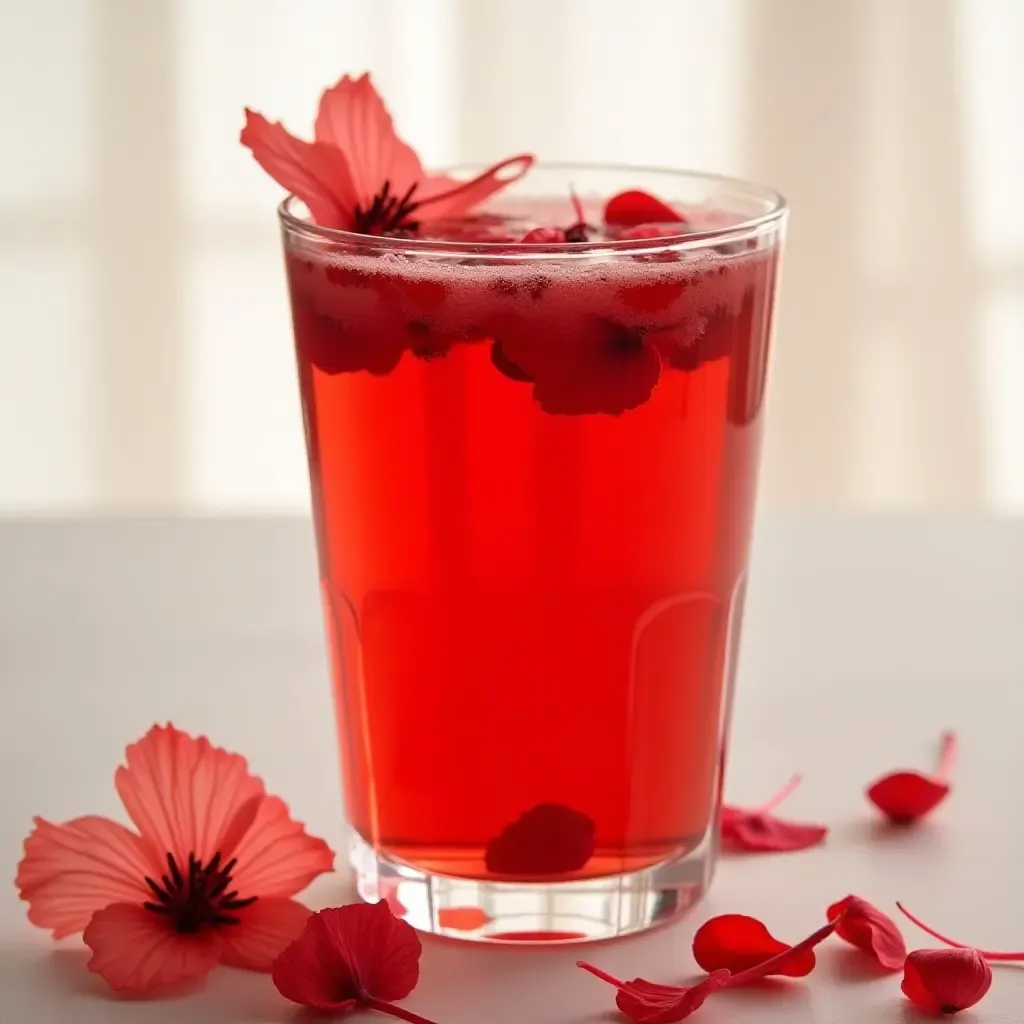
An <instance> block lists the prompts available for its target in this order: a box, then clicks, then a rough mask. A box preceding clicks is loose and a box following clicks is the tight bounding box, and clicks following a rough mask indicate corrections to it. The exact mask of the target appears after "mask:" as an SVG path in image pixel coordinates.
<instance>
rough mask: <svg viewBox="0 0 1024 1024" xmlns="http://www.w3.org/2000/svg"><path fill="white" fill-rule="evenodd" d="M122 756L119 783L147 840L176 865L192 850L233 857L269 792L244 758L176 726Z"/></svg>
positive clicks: (156, 731) (203, 855)
mask: <svg viewBox="0 0 1024 1024" xmlns="http://www.w3.org/2000/svg"><path fill="white" fill-rule="evenodd" d="M125 757H126V761H127V767H122V768H118V770H117V772H116V774H115V775H114V783H115V785H116V786H117V792H118V794H119V795H120V797H121V800H122V801H123V803H124V806H125V810H126V811H127V812H128V814H129V816H130V817H131V819H132V821H133V822H134V823H135V826H136V828H138V830H139V832H140V833H141V834H142V837H143V838H144V839H146V840H148V841H149V842H150V843H151V844H152V845H153V846H154V847H156V849H157V850H158V851H160V853H161V854H163V853H173V854H174V856H175V858H176V859H177V861H178V863H179V864H187V863H188V858H189V854H191V853H194V854H195V855H196V856H197V857H198V858H199V860H201V861H205V860H209V858H210V857H212V856H213V854H215V853H220V854H221V855H222V857H223V858H224V859H225V860H226V859H227V858H228V857H229V856H230V855H231V852H232V850H233V849H234V846H235V845H236V844H237V843H238V840H239V839H240V838H241V837H242V835H243V834H244V833H245V832H246V831H247V830H248V828H249V826H250V825H251V824H252V822H253V819H254V817H255V816H256V813H257V811H258V810H259V808H260V803H261V801H262V799H263V795H264V788H263V782H262V781H261V780H260V779H258V778H256V777H255V776H254V775H251V774H250V773H249V767H248V765H247V764H246V762H245V758H243V757H241V756H239V755H238V754H229V753H228V752H227V751H225V750H221V749H220V748H219V747H214V746H213V745H212V744H211V743H210V741H209V740H207V739H206V737H204V736H200V737H199V738H198V739H197V738H195V737H192V736H189V735H188V734H187V733H184V732H181V731H180V730H178V729H175V728H174V726H172V725H168V726H154V727H153V728H152V729H150V730H149V732H148V733H146V735H145V736H144V737H143V738H142V739H141V740H139V741H138V742H137V743H133V744H132V745H131V746H130V747H128V749H127V751H126V752H125Z"/></svg>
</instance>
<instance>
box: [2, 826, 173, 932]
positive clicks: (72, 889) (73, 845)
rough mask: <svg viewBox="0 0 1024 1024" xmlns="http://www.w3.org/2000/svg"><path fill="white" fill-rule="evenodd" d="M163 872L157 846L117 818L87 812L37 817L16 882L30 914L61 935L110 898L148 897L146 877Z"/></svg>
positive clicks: (86, 919) (34, 920) (77, 927)
mask: <svg viewBox="0 0 1024 1024" xmlns="http://www.w3.org/2000/svg"><path fill="white" fill-rule="evenodd" d="M160 872H161V868H160V862H159V860H158V859H157V858H156V856H155V853H154V851H153V850H152V849H151V848H150V847H149V846H148V845H147V844H146V843H145V842H144V841H143V840H141V839H140V838H139V837H138V836H137V835H135V833H133V832H129V831H128V829H126V828H125V827H124V826H123V825H119V824H118V823H117V822H116V821H110V820H108V819H107V818H101V817H96V816H89V817H83V818H75V819H74V820H73V821H69V822H67V823H66V824H64V825H54V824H51V823H50V822H48V821H45V820H44V819H43V818H36V819H35V828H34V829H33V831H32V833H31V835H29V837H28V838H27V839H26V840H25V856H24V857H23V858H22V861H21V863H20V864H19V865H18V874H17V878H16V879H15V884H16V885H17V887H18V892H19V895H20V896H21V898H22V899H23V900H26V901H27V902H28V904H29V911H28V917H29V920H30V921H31V922H32V923H33V924H35V925H38V926H39V927H40V928H49V929H51V930H52V931H53V937H54V938H55V939H62V938H64V936H66V935H73V934H74V933H75V932H80V931H82V929H83V928H85V926H86V925H87V924H88V923H89V920H90V918H91V917H92V916H93V914H94V913H95V912H96V911H97V910H101V909H102V908H103V907H106V906H109V905H110V904H111V903H122V902H138V903H141V902H142V901H143V900H146V899H148V898H149V895H150V893H149V890H148V889H147V888H146V884H145V882H144V879H145V877H146V876H147V875H150V876H154V877H157V878H159V877H160Z"/></svg>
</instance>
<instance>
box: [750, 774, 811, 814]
mask: <svg viewBox="0 0 1024 1024" xmlns="http://www.w3.org/2000/svg"><path fill="white" fill-rule="evenodd" d="M801 782H803V777H802V776H801V775H799V774H797V775H793V776H792V777H791V778H790V779H789V781H788V782H787V783H786V784H785V785H784V786H783V787H782V789H780V790H779V791H778V793H776V794H775V796H773V797H772V798H771V800H769V801H768V803H766V804H761V806H760V807H758V808H757V810H758V811H759V812H760V813H761V814H771V813H772V811H774V810H775V808H776V807H778V806H779V804H781V803H782V802H783V801H784V800H788V799H789V798H790V797H791V796H792V795H793V792H794V790H796V788H797V786H799V785H800V783H801Z"/></svg>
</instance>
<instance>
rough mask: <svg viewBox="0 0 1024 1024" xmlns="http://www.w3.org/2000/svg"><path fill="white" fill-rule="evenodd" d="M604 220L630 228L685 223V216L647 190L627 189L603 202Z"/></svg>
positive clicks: (607, 222) (611, 224) (606, 222)
mask: <svg viewBox="0 0 1024 1024" xmlns="http://www.w3.org/2000/svg"><path fill="white" fill-rule="evenodd" d="M604 222H605V224H608V225H609V226H615V227H623V228H631V227H639V226H640V225H650V224H685V223H686V218H685V217H684V216H683V215H682V214H681V213H679V212H677V211H676V210H673V209H672V207H671V206H669V205H668V204H667V203H663V202H662V201H661V200H660V199H657V198H655V197H654V196H652V195H651V194H650V193H649V192H642V191H641V190H640V189H629V190H628V191H626V192H620V193H619V194H618V195H614V196H612V197H611V199H609V200H608V202H607V203H605V207H604ZM641 237H648V236H646V235H644V236H641Z"/></svg>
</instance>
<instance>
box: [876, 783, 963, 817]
mask: <svg viewBox="0 0 1024 1024" xmlns="http://www.w3.org/2000/svg"><path fill="white" fill-rule="evenodd" d="M948 795H949V783H948V782H943V781H941V780H937V779H930V778H928V776H927V775H922V774H921V773H920V772H914V771H908V772H893V773H892V774H891V775H885V776H883V777H882V778H880V779H878V780H877V781H876V782H874V783H872V784H871V785H870V786H869V787H868V790H867V796H868V799H869V800H870V801H871V802H872V803H873V804H874V805H875V806H876V807H877V808H878V809H879V810H880V811H881V812H882V813H883V814H884V815H885V816H886V817H887V818H888V819H889V820H890V821H892V822H893V823H894V824H899V825H905V824H909V823H910V822H913V821H916V820H917V819H918V818H921V817H924V815H926V814H928V813H929V811H932V810H934V809H935V808H936V807H937V806H938V805H939V804H940V803H942V801H943V800H945V799H946V797H947V796H948Z"/></svg>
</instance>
